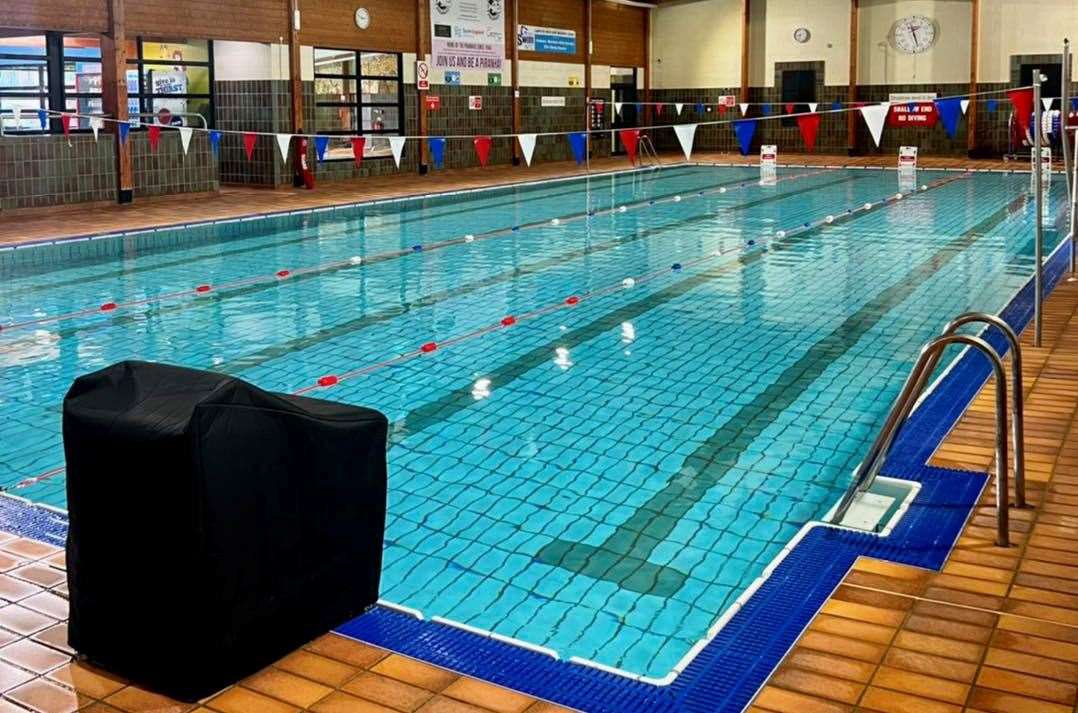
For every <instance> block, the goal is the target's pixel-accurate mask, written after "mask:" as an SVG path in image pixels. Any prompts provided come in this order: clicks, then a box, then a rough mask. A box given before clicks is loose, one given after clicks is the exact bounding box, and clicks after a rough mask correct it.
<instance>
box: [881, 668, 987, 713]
mask: <svg viewBox="0 0 1078 713" xmlns="http://www.w3.org/2000/svg"><path fill="white" fill-rule="evenodd" d="M872 685H873V686H875V687H877V688H889V689H891V690H895V691H902V692H903V693H909V694H911V695H915V696H920V697H923V698H932V699H933V700H937V701H943V702H945V703H953V704H955V705H959V706H960V705H962V704H963V703H964V702H965V700H966V696H967V695H968V694H969V685H967V684H965V683H958V682H956V681H950V680H947V679H944V678H938V677H936V676H930V675H927V674H923V673H913V672H911V671H904V670H902V669H897V668H891V667H890V666H880V669H879V671H877V672H876V676H875V678H873V679H872Z"/></svg>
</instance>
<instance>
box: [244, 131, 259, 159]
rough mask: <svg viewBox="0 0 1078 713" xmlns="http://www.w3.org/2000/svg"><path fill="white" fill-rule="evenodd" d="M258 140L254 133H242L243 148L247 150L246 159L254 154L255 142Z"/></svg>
mask: <svg viewBox="0 0 1078 713" xmlns="http://www.w3.org/2000/svg"><path fill="white" fill-rule="evenodd" d="M256 141H258V136H256V135H255V134H247V133H245V134H244V135H243V150H244V151H246V152H247V160H248V161H250V160H251V159H252V158H254V155H255V142H256Z"/></svg>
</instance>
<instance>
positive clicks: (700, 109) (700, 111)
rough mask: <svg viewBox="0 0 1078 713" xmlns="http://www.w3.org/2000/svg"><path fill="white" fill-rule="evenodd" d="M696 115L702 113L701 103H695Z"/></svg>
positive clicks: (702, 104)
mask: <svg viewBox="0 0 1078 713" xmlns="http://www.w3.org/2000/svg"><path fill="white" fill-rule="evenodd" d="M696 113H698V114H703V113H704V103H703V102H697V104H696Z"/></svg>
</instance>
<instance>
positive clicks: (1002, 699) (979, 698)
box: [966, 686, 1073, 713]
mask: <svg viewBox="0 0 1078 713" xmlns="http://www.w3.org/2000/svg"><path fill="white" fill-rule="evenodd" d="M966 703H967V704H968V705H969V706H972V707H975V708H979V709H981V710H985V711H991V713H1073V709H1072V708H1071V707H1070V706H1065V705H1061V704H1059V703H1051V702H1049V701H1044V700H1039V699H1035V698H1027V697H1025V696H1016V695H1014V694H1013V693H1006V692H1003V691H994V690H991V689H988V688H980V687H978V686H974V688H973V690H972V691H971V692H970V694H969V700H968V701H967V702H966Z"/></svg>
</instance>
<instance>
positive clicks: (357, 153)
mask: <svg viewBox="0 0 1078 713" xmlns="http://www.w3.org/2000/svg"><path fill="white" fill-rule="evenodd" d="M366 145H367V137H366V136H353V137H352V158H354V159H355V160H356V166H358V165H360V164H361V163H363V148H364V147H365V146H366Z"/></svg>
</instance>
